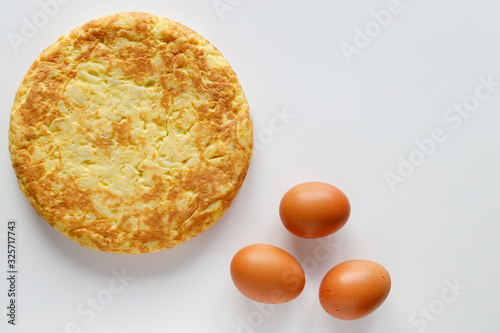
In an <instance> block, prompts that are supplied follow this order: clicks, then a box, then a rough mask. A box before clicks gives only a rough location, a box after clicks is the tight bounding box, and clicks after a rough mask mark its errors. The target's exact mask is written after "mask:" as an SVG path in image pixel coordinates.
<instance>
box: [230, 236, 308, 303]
mask: <svg viewBox="0 0 500 333" xmlns="http://www.w3.org/2000/svg"><path fill="white" fill-rule="evenodd" d="M231 277H232V279H233V282H234V285H235V286H236V288H237V289H238V290H239V291H240V292H241V293H242V294H243V295H245V296H246V297H248V298H250V299H252V300H254V301H257V302H261V303H268V304H279V303H286V302H289V301H291V300H293V299H295V298H296V297H297V296H299V295H300V293H301V292H302V290H303V289H304V285H305V275H304V271H303V269H302V267H301V266H300V264H299V262H298V261H297V260H296V259H295V258H294V257H293V256H292V255H291V254H289V253H288V252H286V251H284V250H282V249H280V248H278V247H276V246H273V245H268V244H253V245H249V246H246V247H244V248H242V249H241V250H239V251H238V252H237V253H236V254H235V255H234V257H233V260H232V261H231Z"/></svg>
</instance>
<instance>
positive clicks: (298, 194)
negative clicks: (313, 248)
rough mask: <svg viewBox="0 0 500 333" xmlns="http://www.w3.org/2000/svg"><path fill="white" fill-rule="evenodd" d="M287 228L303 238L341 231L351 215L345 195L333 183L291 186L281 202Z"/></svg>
mask: <svg viewBox="0 0 500 333" xmlns="http://www.w3.org/2000/svg"><path fill="white" fill-rule="evenodd" d="M279 211H280V218H281V221H282V222H283V225H284V226H285V228H287V229H288V231H290V232H291V233H292V234H294V235H296V236H299V237H303V238H319V237H325V236H328V235H331V234H333V233H334V232H336V231H338V230H340V228H342V227H343V226H344V225H345V224H346V222H347V220H348V219H349V215H350V214H351V205H350V203H349V199H347V197H346V195H345V194H344V193H343V192H342V191H341V190H339V189H338V188H336V187H335V186H333V185H330V184H326V183H321V182H308V183H303V184H299V185H297V186H294V187H292V188H291V189H290V190H289V191H288V192H286V193H285V195H284V196H283V198H282V199H281V203H280V208H279Z"/></svg>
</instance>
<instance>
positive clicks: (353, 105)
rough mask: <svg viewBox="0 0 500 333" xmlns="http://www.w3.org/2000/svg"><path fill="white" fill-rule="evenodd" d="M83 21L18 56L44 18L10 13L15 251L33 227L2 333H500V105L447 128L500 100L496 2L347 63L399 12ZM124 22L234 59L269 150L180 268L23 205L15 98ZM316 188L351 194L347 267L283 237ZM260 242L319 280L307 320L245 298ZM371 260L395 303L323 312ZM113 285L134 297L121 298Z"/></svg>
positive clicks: (74, 18) (302, 311)
mask: <svg viewBox="0 0 500 333" xmlns="http://www.w3.org/2000/svg"><path fill="white" fill-rule="evenodd" d="M61 1H62V0H61ZM66 2H68V3H67V4H61V5H59V8H58V9H57V10H56V11H55V13H54V15H53V17H51V18H50V19H49V20H48V22H47V23H46V24H45V25H44V26H42V27H40V28H39V29H38V32H36V33H35V34H34V36H32V37H31V38H29V39H28V40H27V42H26V43H25V44H21V45H19V47H18V49H19V52H17V53H16V52H15V48H14V47H13V46H12V45H11V43H10V42H9V39H8V36H9V34H10V36H12V33H14V34H17V35H19V36H22V26H23V24H24V23H23V22H24V21H23V20H24V18H26V19H28V20H32V17H33V15H37V13H39V12H40V11H42V10H43V9H42V7H41V5H40V3H38V2H37V1H35V0H23V1H2V2H1V3H0V36H1V38H0V48H1V50H2V51H1V58H0V60H1V63H2V80H1V87H2V89H1V90H0V97H1V99H0V100H1V103H2V108H1V111H2V112H1V114H0V116H1V119H0V124H1V126H2V127H1V129H0V131H1V132H2V133H4V134H3V135H2V138H1V144H0V154H1V159H0V161H1V162H0V163H1V164H0V171H1V177H2V186H1V188H0V191H1V200H0V205H1V206H0V221H1V224H0V228H1V230H0V234H1V233H4V232H6V223H7V219H9V218H15V219H17V221H18V243H17V248H18V253H19V258H18V260H19V276H18V286H17V288H18V292H19V296H18V299H17V301H18V306H19V308H18V318H17V320H18V322H17V323H18V324H17V325H16V326H15V327H12V326H11V325H8V324H7V323H6V319H7V318H6V315H5V312H6V309H5V306H4V305H5V304H6V302H7V284H6V279H5V278H2V279H1V282H0V304H2V306H1V308H2V309H3V310H1V311H0V312H1V313H0V318H1V319H0V332H6V333H10V332H23V333H24V332H41V333H49V332H50V333H52V332H53V333H56V332H57V333H60V332H93V333H100V332H123V333H128V332H214V333H232V332H241V333H249V332H273V333H274V332H288V333H294V332H297V333H299V332H300V333H303V332H315V333H323V332H325V333H326V332H344V333H355V332H356V333H357V332H359V333H361V332H363V333H403V332H406V333H416V332H429V333H434V332H436V333H438V332H455V333H457V332H464V333H465V332H481V333H498V332H500V321H499V320H498V315H497V312H498V310H500V301H499V298H500V287H499V285H498V281H500V268H499V265H498V253H500V242H499V236H500V223H499V222H500V212H499V210H498V204H499V199H500V195H499V194H500V190H499V189H500V174H499V172H498V170H499V169H500V156H499V152H500V131H499V126H500V112H498V110H499V107H500V88H499V87H497V88H496V89H497V90H495V92H494V93H492V94H491V96H489V98H487V99H486V100H485V101H482V102H481V103H480V105H479V107H478V108H477V110H476V111H475V112H474V113H472V114H471V116H470V117H468V118H467V119H464V120H463V122H462V123H461V124H460V126H457V128H456V129H454V128H453V127H452V125H454V124H455V125H456V124H458V123H455V121H453V122H446V121H445V120H444V118H443V116H444V115H445V112H446V110H447V109H448V108H450V107H452V106H453V104H460V103H462V102H463V101H464V99H466V98H467V97H468V96H473V95H474V93H475V89H476V87H477V86H478V85H479V84H480V81H479V80H478V77H480V76H482V77H484V78H487V77H488V76H489V75H492V77H493V79H494V80H496V81H497V82H500V36H499V31H500V20H498V14H499V12H500V5H499V4H498V1H497V0H478V1H464V0H461V1H458V0H457V1H453V2H452V1H444V0H433V1H423V0H422V1H415V0H414V1H410V0H401V3H400V9H401V10H402V11H401V12H400V13H399V14H397V15H393V17H392V21H391V22H390V23H389V24H388V25H387V26H386V27H384V28H383V29H382V30H381V31H380V34H378V35H377V36H376V37H374V38H373V39H372V40H371V43H370V44H369V45H368V46H366V47H365V48H363V49H361V50H360V52H359V54H354V55H353V56H352V61H351V62H350V63H348V62H347V60H346V58H345V57H344V55H343V54H342V51H341V48H340V45H341V43H342V42H347V43H352V42H353V38H354V37H355V28H356V27H360V28H364V27H365V25H366V24H368V25H370V24H373V23H370V22H372V21H373V17H372V16H371V14H370V13H371V11H379V10H382V9H384V8H387V6H388V3H389V2H390V1H382V0H376V1H363V2H362V3H360V4H357V3H356V2H354V1H350V0H338V1H315V2H314V3H313V2H307V1H243V0H221V1H219V3H220V2H222V3H226V5H227V6H229V8H231V9H232V10H231V11H227V12H224V13H223V14H222V18H223V19H224V20H221V17H220V16H219V15H218V13H217V11H216V10H215V8H214V0H199V1H195V0H191V1H180V0H178V1H173V0H161V1H158V0H155V1H153V0H141V1H131V0H106V1H103V0H86V1H83V0H70V1H66ZM226 8H227V7H226ZM122 11H145V12H150V13H153V14H156V15H159V16H165V17H169V18H171V19H174V20H177V21H179V22H182V23H183V24H185V25H187V26H189V27H191V28H193V29H195V30H196V31H198V32H200V33H201V34H202V35H203V36H204V37H206V38H207V39H208V40H210V41H211V42H212V43H213V44H214V45H215V46H216V47H217V48H219V50H221V52H222V53H223V54H224V55H225V57H226V58H227V59H228V60H229V62H230V63H231V65H232V66H233V68H234V70H235V71H236V73H237V74H238V76H239V78H240V80H241V83H242V85H243V88H244V90H245V93H246V95H247V98H248V100H249V103H250V107H251V113H252V116H253V119H254V124H255V135H256V143H257V144H261V145H262V144H263V143H266V144H265V145H263V149H261V150H257V149H256V151H255V155H254V158H253V160H252V165H251V167H250V171H249V174H248V177H247V179H246V181H245V183H244V185H243V187H242V189H241V192H240V193H239V195H238V197H237V199H236V200H235V202H234V204H233V206H232V207H231V208H230V209H229V211H228V212H227V214H226V215H225V216H224V217H223V218H222V220H220V221H219V222H218V223H216V224H215V225H214V226H213V227H212V228H210V229H209V230H208V231H206V232H205V233H203V234H202V235H200V236H198V237H196V238H195V239H193V240H191V241H189V242H187V243H185V244H183V245H181V246H179V247H177V248H174V249H171V250H167V251H162V252H159V253H153V254H148V255H136V256H127V255H113V254H107V253H100V252H97V251H93V250H89V249H86V248H83V247H81V246H79V245H78V244H76V243H74V242H72V241H70V240H67V239H65V238H64V237H62V236H61V235H60V234H59V233H58V232H56V231H55V230H53V229H51V227H50V226H49V225H48V224H47V223H45V222H44V221H43V220H41V219H40V218H39V217H37V215H36V213H35V212H34V210H33V209H32V208H31V206H30V205H29V203H28V202H27V200H26V199H25V198H24V197H23V195H22V193H21V192H20V191H19V189H18V187H17V183H16V180H15V175H14V173H13V171H12V168H11V166H10V159H9V156H8V149H7V131H8V121H9V112H10V107H11V105H12V101H13V98H14V94H15V92H16V89H17V86H18V84H19V83H20V81H21V79H22V77H23V76H24V74H25V73H26V71H27V70H28V68H29V66H30V65H31V63H32V62H33V60H34V59H35V58H36V56H37V55H38V54H39V52H41V51H42V50H43V49H44V48H45V47H47V46H49V45H50V44H51V43H53V42H54V41H56V40H57V38H58V36H59V35H61V34H66V33H67V32H69V31H70V30H71V29H72V28H74V27H76V26H78V25H80V24H82V23H84V22H86V21H88V20H90V19H92V18H95V17H99V16H102V15H106V14H110V13H115V12H122ZM481 89H482V88H481ZM481 91H482V92H483V93H484V92H486V90H484V89H483V90H481ZM469 101H471V99H470V98H469ZM273 110H274V111H273ZM283 110H286V112H287V113H289V114H292V115H293V116H294V118H293V119H288V121H287V123H286V124H285V125H283V126H281V124H283V123H282V122H280V121H278V122H276V120H273V117H276V112H281V113H283V112H284V111H283ZM273 124H274V125H275V126H274V127H273ZM276 126H278V127H276ZM266 128H267V129H266ZM435 128H440V129H442V130H443V131H444V133H445V134H446V137H447V139H446V141H444V142H442V143H439V144H437V145H436V146H437V148H436V149H435V151H434V152H433V153H432V154H431V155H430V156H428V157H427V158H426V159H425V161H424V162H423V163H422V165H420V166H418V167H417V168H416V169H415V170H414V172H413V173H412V174H411V175H410V176H409V177H407V178H405V181H404V182H403V183H398V184H396V186H395V190H394V191H391V189H390V186H389V185H388V182H387V181H386V179H385V176H384V174H385V173H386V172H388V171H389V172H397V168H398V163H399V160H398V158H399V156H400V155H401V156H403V157H404V158H408V157H409V156H410V154H412V153H413V155H412V156H414V157H416V155H415V154H418V153H414V152H415V150H416V149H417V146H416V145H415V143H414V141H415V140H416V139H419V140H424V139H426V138H430V137H431V133H432V131H433V129H435ZM270 131H271V132H272V135H273V138H272V139H271V140H267V141H269V142H267V141H266V138H269V137H266V135H269V133H271V132H270ZM417 157H418V156H417ZM309 180H319V181H325V182H329V183H331V184H334V185H336V186H338V187H339V188H341V189H342V190H343V191H344V192H345V193H346V194H347V195H348V197H349V198H350V200H351V204H352V215H351V218H350V220H349V222H348V224H347V225H346V227H345V228H343V229H342V230H341V231H339V232H338V233H337V234H335V235H334V236H331V237H329V238H328V239H326V240H323V241H324V242H326V243H323V244H327V248H328V249H333V250H334V251H333V254H332V255H331V256H326V255H325V253H326V252H325V249H324V248H322V247H321V243H320V242H318V241H317V240H302V239H298V238H296V237H294V236H292V235H291V234H289V233H288V232H287V231H286V230H285V229H284V228H283V226H282V225H281V223H280V221H279V217H278V204H279V201H280V199H281V196H282V195H283V194H284V192H285V191H286V190H287V189H289V188H290V187H292V186H293V185H296V184H298V183H300V182H303V181H309ZM0 242H2V244H0V268H1V271H0V276H5V274H6V273H5V272H6V270H7V268H6V241H5V239H3V240H2V239H0ZM258 242H264V243H270V244H273V245H277V246H280V247H282V248H283V249H285V250H287V251H289V252H290V253H291V254H293V255H294V256H296V257H297V258H298V259H299V261H300V262H301V263H302V264H303V265H304V268H305V270H306V272H307V273H308V274H307V277H308V279H307V283H306V288H305V290H304V291H303V293H302V294H301V295H300V296H299V297H298V298H297V299H295V300H294V301H292V302H290V303H287V304H283V305H277V306H259V305H258V304H257V303H253V302H251V301H249V300H247V299H246V298H244V297H243V296H242V295H241V294H239V292H238V291H237V290H236V288H235V287H234V286H233V284H232V281H231V279H230V275H229V263H230V260H231V258H232V256H233V255H234V253H236V251H237V250H239V249H240V248H242V247H243V246H245V245H248V244H251V243H258ZM328 244H330V245H328ZM354 258H362V259H371V260H375V261H378V262H380V263H381V264H383V265H384V266H386V268H387V269H388V270H389V272H390V273H391V275H392V280H393V286H392V291H391V294H390V296H389V298H388V299H387V301H386V302H385V303H384V305H383V306H382V307H381V308H380V309H379V310H377V311H376V312H375V313H374V314H372V315H371V316H369V317H367V318H365V319H362V320H358V321H354V322H342V321H339V320H337V319H335V318H333V317H330V316H329V315H327V314H326V313H325V312H324V311H323V309H322V308H321V306H320V304H319V301H318V299H317V290H318V286H319V282H320V281H321V278H322V277H323V275H324V274H325V273H326V272H327V271H328V270H329V269H330V268H331V267H333V266H334V265H336V264H338V263H340V262H342V261H344V260H348V259H354ZM113 270H115V271H122V270H125V272H126V274H128V275H130V276H133V277H134V278H133V280H130V281H127V282H126V285H124V286H123V287H120V285H118V284H113V283H115V282H116V281H115V280H113V279H114V275H113V273H112V271H113ZM447 281H448V282H447ZM454 282H457V283H458V284H460V285H462V286H466V287H467V288H466V289H465V290H461V291H455V292H456V294H457V295H458V296H454V294H453V292H452V291H451V290H447V288H448V287H447V284H448V283H454ZM110 283H111V284H112V285H111V286H110V285H109V284H110ZM110 288H111V289H110ZM118 289H119V292H116V291H117V290H118ZM110 290H114V291H115V293H114V294H112V293H111V292H110ZM109 295H112V299H108V298H106V296H109ZM95 297H97V298H98V299H100V302H104V303H107V304H105V305H104V306H101V305H99V304H97V306H96V308H98V309H99V311H97V310H91V309H92V308H91V307H90V306H89V303H88V302H91V298H95ZM442 298H443V300H445V301H447V303H446V302H444V301H443V300H441V299H442ZM98 302H99V301H98ZM442 305H444V307H441V306H442ZM428 307H431V310H430V312H429V316H428V317H427V319H425V318H426V317H424V315H422V314H420V313H421V312H420V311H425V308H428ZM433 311H434V312H433ZM433 313H434V314H433ZM92 314H94V315H95V316H93V315H92Z"/></svg>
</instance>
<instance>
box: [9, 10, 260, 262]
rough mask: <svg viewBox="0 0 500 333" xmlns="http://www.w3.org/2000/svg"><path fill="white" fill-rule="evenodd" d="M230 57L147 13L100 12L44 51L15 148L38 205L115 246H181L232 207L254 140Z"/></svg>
mask: <svg viewBox="0 0 500 333" xmlns="http://www.w3.org/2000/svg"><path fill="white" fill-rule="evenodd" d="M252 138H253V136H252V120H251V118H250V115H249V112H248V104H247V101H246V99H245V96H244V94H243V91H242V89H241V86H240V84H239V82H238V80H237V77H236V74H235V73H234V72H233V70H232V69H231V67H230V66H229V64H228V63H227V61H226V60H225V59H224V58H223V57H222V55H221V54H220V52H219V51H218V50H217V49H216V48H215V47H213V46H212V45H211V44H210V43H209V42H207V41H206V40H205V39H204V38H203V37H201V36H200V35H199V34H197V33H196V32H194V31H192V30H190V29H188V28H186V27H185V26H183V25H181V24H179V23H177V22H174V21H171V20H168V19H165V18H158V17H156V16H153V15H150V14H145V13H121V14H116V15H110V16H106V17H102V18H99V19H96V20H92V21H90V22H88V23H86V24H84V25H83V26H81V27H79V28H76V29H74V30H73V31H71V32H70V33H69V35H67V36H63V37H61V38H60V39H59V41H57V42H56V43H55V44H53V45H52V46H50V47H49V48H47V49H46V50H45V51H43V52H42V53H41V54H40V56H39V57H38V58H37V59H36V61H35V62H34V63H33V65H32V66H31V68H30V69H29V71H28V73H27V74H26V76H25V77H24V80H23V82H22V84H21V85H20V87H19V89H18V92H17V94H16V98H15V102H14V105H13V108H12V113H11V120H10V129H9V150H10V154H11V159H12V164H13V167H14V170H15V171H16V174H17V177H18V182H19V186H20V188H21V190H22V191H23V192H24V194H25V195H26V196H27V198H28V199H29V201H30V202H31V204H32V205H33V207H34V208H35V209H36V211H37V212H38V214H39V215H40V216H41V217H43V218H44V219H45V220H46V221H47V222H48V223H49V224H50V225H51V226H53V227H54V228H55V229H57V230H58V231H60V232H61V233H62V234H63V235H65V236H67V237H69V238H70V239H72V240H74V241H77V242H79V243H80V244H82V245H84V246H87V247H90V248H93V249H98V250H102V251H108V252H115V253H147V252H153V251H157V250H161V249H166V248H171V247H173V246H176V245H178V244H180V243H182V242H184V241H186V240H188V239H190V238H192V237H194V236H196V235H197V234H199V233H200V232H202V231H204V230H206V229H207V228H208V227H210V226H211V225H212V224H213V223H214V222H215V221H217V220H218V219H219V218H220V217H221V216H222V215H223V214H224V212H225V211H226V209H227V208H228V207H229V205H230V204H231V202H232V200H233V199H234V197H235V196H236V194H237V192H238V190H239V188H240V186H241V184H242V182H243V180H244V178H245V175H246V173H247V170H248V167H249V163H250V157H251V155H252V146H253V139H252Z"/></svg>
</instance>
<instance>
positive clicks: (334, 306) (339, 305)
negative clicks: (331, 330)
mask: <svg viewBox="0 0 500 333" xmlns="http://www.w3.org/2000/svg"><path fill="white" fill-rule="evenodd" d="M390 290H391V277H390V275H389V272H388V271H387V270H386V269H385V268H384V267H383V266H382V265H380V264H378V263H376V262H373V261H369V260H350V261H346V262H343V263H341V264H339V265H337V266H335V267H333V268H332V269H331V270H330V271H329V272H328V273H326V275H325V277H324V278H323V280H322V281H321V285H320V287H319V300H320V303H321V306H322V307H323V309H325V311H326V312H327V313H329V314H330V315H332V316H334V317H336V318H339V319H343V320H354V319H359V318H363V317H365V316H367V315H369V314H370V313H372V312H373V311H375V310H376V309H377V308H378V307H379V306H380V305H382V303H383V302H384V301H385V299H386V298H387V296H388V295H389V291H390Z"/></svg>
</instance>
